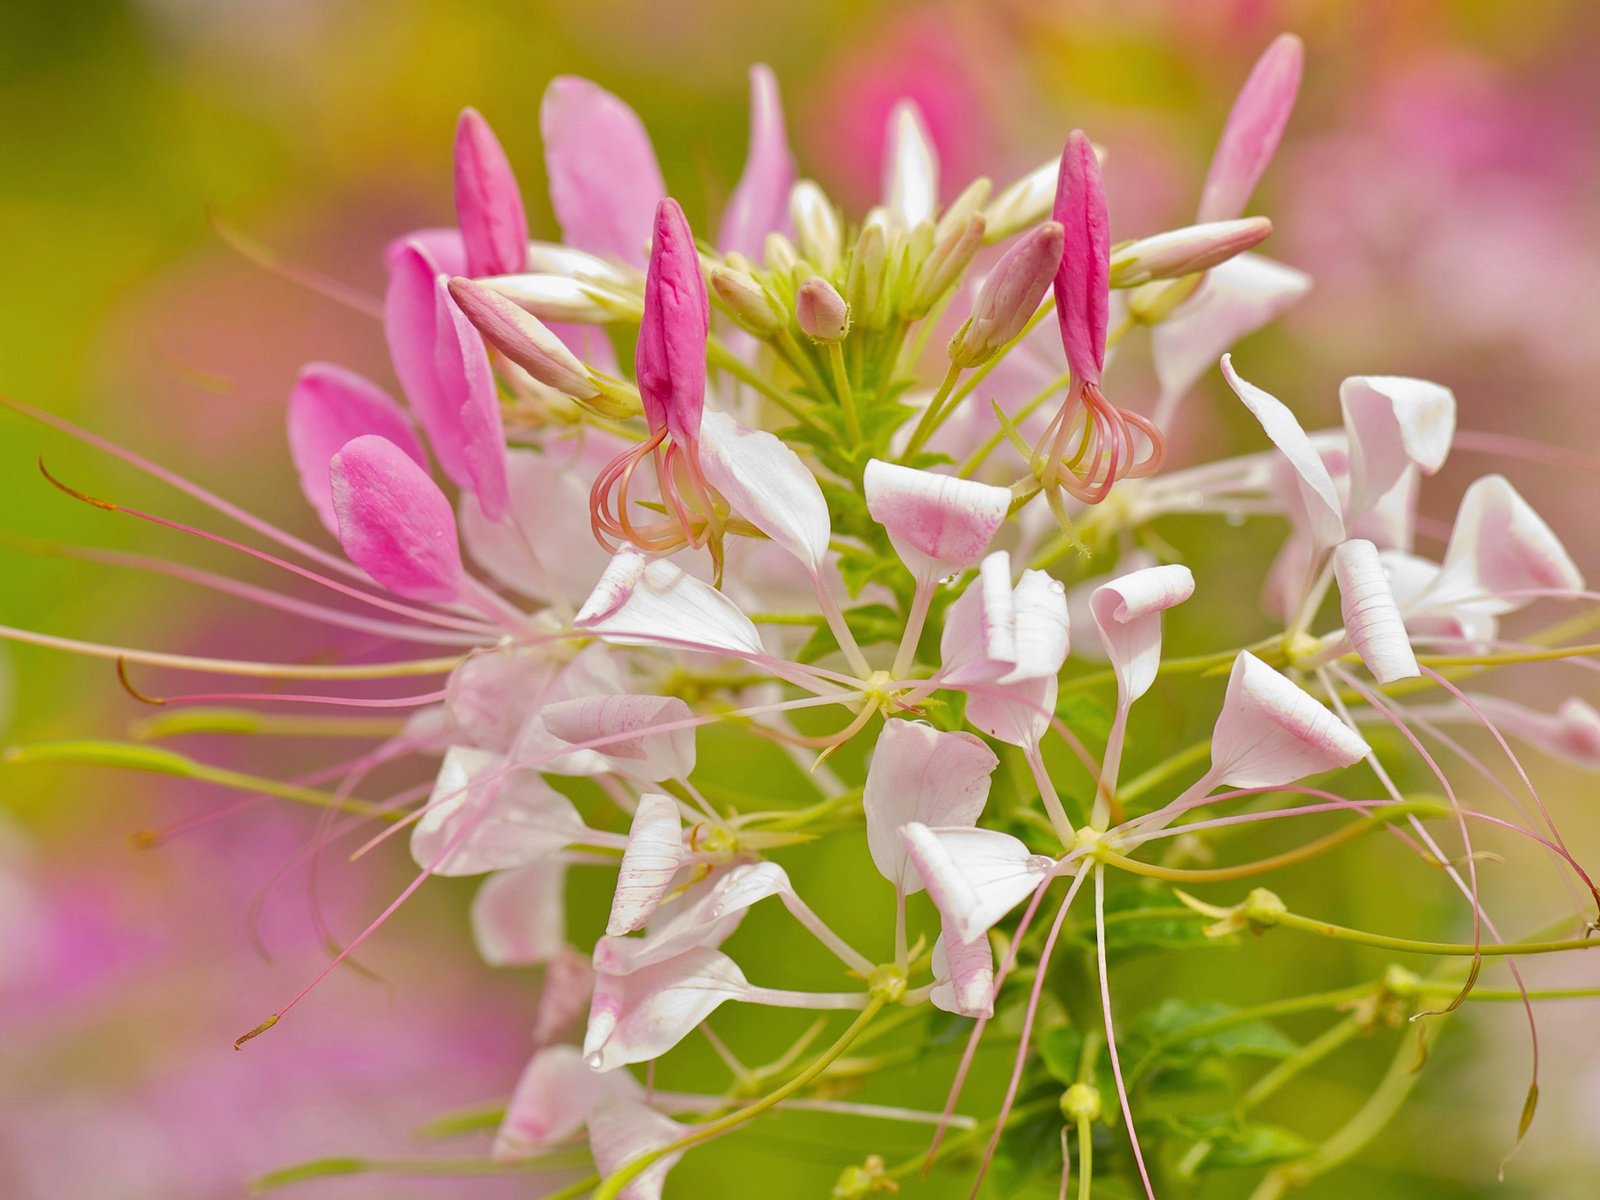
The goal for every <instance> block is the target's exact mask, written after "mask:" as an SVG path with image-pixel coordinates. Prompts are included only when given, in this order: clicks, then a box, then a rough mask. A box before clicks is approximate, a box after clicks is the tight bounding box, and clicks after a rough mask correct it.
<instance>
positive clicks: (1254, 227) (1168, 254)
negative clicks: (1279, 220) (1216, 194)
mask: <svg viewBox="0 0 1600 1200" xmlns="http://www.w3.org/2000/svg"><path fill="white" fill-rule="evenodd" d="M1271 232H1272V222H1271V221H1269V220H1268V219H1267V218H1266V217H1245V218H1243V219H1241V220H1238V221H1212V222H1210V223H1208V224H1205V225H1188V226H1185V227H1184V228H1182V229H1173V230H1169V231H1168V232H1166V233H1158V234H1156V235H1155V236H1154V237H1147V238H1141V239H1140V240H1139V241H1137V242H1129V243H1128V244H1127V245H1125V246H1120V247H1118V248H1117V249H1115V250H1113V251H1112V252H1111V286H1112V287H1137V286H1138V285H1140V284H1141V283H1149V282H1150V281H1151V280H1153V279H1177V278H1179V277H1181V276H1184V275H1195V274H1198V273H1199V272H1201V271H1208V270H1210V269H1211V268H1212V267H1214V266H1216V265H1217V264H1219V263H1224V262H1227V261H1228V260H1229V259H1230V258H1232V257H1234V255H1236V254H1243V253H1244V252H1245V251H1246V250H1248V249H1250V248H1251V247H1252V246H1257V245H1260V244H1261V243H1262V242H1263V241H1265V240H1266V238H1267V235H1268V234H1270V233H1271Z"/></svg>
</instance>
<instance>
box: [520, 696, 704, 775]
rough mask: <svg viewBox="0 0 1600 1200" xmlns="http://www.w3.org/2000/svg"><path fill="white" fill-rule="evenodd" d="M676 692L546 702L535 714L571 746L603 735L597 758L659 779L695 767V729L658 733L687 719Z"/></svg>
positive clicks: (690, 715)
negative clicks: (667, 694) (664, 726)
mask: <svg viewBox="0 0 1600 1200" xmlns="http://www.w3.org/2000/svg"><path fill="white" fill-rule="evenodd" d="M692 715H693V714H692V713H691V712H690V711H689V706H688V705H687V704H685V703H684V702H683V701H682V700H680V699H679V698H678V697H676V696H636V695H624V696H585V697H582V698H580V699H576V700H563V701H559V702H557V703H554V704H547V705H545V706H544V708H542V709H541V710H540V711H539V718H540V720H541V721H542V722H543V723H544V727H545V728H546V729H547V730H549V731H550V733H551V734H552V735H553V736H555V737H556V738H559V739H560V740H561V741H563V742H571V743H574V744H578V743H585V742H591V741H597V740H600V739H604V740H603V742H602V744H600V745H597V746H595V747H593V749H594V751H595V752H596V753H597V754H599V755H600V756H601V757H603V758H605V759H607V760H608V761H610V762H611V763H612V764H613V765H614V766H615V767H616V768H618V769H620V770H622V771H625V772H627V773H628V774H629V775H632V776H633V777H634V778H636V779H643V780H645V781H647V782H650V783H659V782H660V781H661V780H663V779H683V778H685V777H686V776H687V775H689V774H690V773H691V772H692V771H693V770H694V761H695V753H694V729H693V728H692V727H685V728H679V729H667V730H664V731H659V732H658V731H657V730H656V727H657V726H662V725H674V724H678V723H680V722H685V721H688V720H689V719H690V718H691V717H692Z"/></svg>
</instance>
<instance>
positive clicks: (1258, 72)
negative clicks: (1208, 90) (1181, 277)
mask: <svg viewBox="0 0 1600 1200" xmlns="http://www.w3.org/2000/svg"><path fill="white" fill-rule="evenodd" d="M1304 59H1305V48H1304V46H1302V45H1301V42H1300V39H1299V38H1297V37H1295V36H1294V35H1293V34H1292V33H1285V34H1282V35H1280V36H1279V37H1277V38H1276V39H1274V40H1273V43H1272V45H1270V46H1268V47H1267V49H1266V51H1265V53H1263V54H1262V55H1261V57H1260V59H1258V60H1257V62H1256V65H1255V68H1254V69H1253V70H1252V71H1251V72H1250V78H1249V79H1247V80H1245V83H1244V87H1243V88H1241V89H1240V90H1239V97H1238V99H1237V100H1235V101H1234V102H1233V109H1232V111H1231V112H1229V113H1228V123H1227V125H1226V126H1224V127H1223V130H1222V137H1221V138H1220V139H1219V140H1218V142H1217V152H1216V154H1215V155H1213V157H1212V159H1211V170H1210V172H1209V173H1208V174H1207V175H1206V182H1205V187H1204V188H1203V189H1201V192H1200V209H1199V213H1198V219H1199V220H1201V221H1228V220H1232V219H1233V218H1234V217H1237V216H1241V215H1243V213H1244V208H1245V205H1246V204H1248V203H1249V202H1250V193H1251V192H1253V191H1255V190H1256V184H1257V183H1258V182H1259V181H1260V179H1261V174H1262V172H1263V171H1265V170H1266V169H1267V164H1268V163H1270V162H1271V161H1272V156H1273V154H1274V152H1276V150H1277V149H1278V139H1279V138H1281V137H1282V136H1283V128H1284V126H1285V125H1287V124H1288V123H1289V114H1290V113H1291V112H1293V111H1294V99H1295V95H1296V93H1298V92H1299V90H1300V71H1301V66H1302V64H1303V62H1304Z"/></svg>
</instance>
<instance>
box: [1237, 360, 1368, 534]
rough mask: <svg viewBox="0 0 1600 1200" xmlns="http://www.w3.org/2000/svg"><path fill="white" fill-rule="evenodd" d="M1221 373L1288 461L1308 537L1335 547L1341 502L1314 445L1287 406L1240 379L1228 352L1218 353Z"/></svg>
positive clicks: (1340, 526) (1341, 520) (1341, 524)
mask: <svg viewBox="0 0 1600 1200" xmlns="http://www.w3.org/2000/svg"><path fill="white" fill-rule="evenodd" d="M1222 374H1223V377H1224V378H1226V379H1227V381H1228V386H1229V387H1231V388H1232V389H1233V391H1234V394H1235V395H1236V396H1238V397H1239V399H1240V400H1242V401H1244V406H1245V407H1246V408H1248V409H1249V410H1250V414H1251V415H1252V416H1253V417H1255V419H1256V420H1257V421H1259V422H1261V428H1262V430H1263V431H1265V433H1266V435H1267V437H1268V438H1270V439H1271V441H1272V444H1273V445H1274V446H1276V447H1277V448H1278V450H1279V452H1280V453H1282V455H1283V456H1284V458H1285V459H1287V460H1288V463H1289V466H1290V468H1291V469H1292V470H1293V471H1294V474H1295V483H1296V485H1297V486H1298V488H1299V491H1300V498H1301V500H1302V502H1303V503H1304V505H1305V513H1306V518H1307V520H1308V521H1309V522H1310V533H1311V536H1312V537H1313V538H1314V539H1315V540H1316V542H1317V544H1318V545H1319V546H1322V547H1329V546H1335V545H1337V544H1338V543H1340V542H1342V541H1344V505H1343V503H1342V502H1341V501H1340V498H1339V490H1338V489H1337V488H1336V487H1334V484H1333V477H1332V476H1331V475H1329V474H1328V468H1327V465H1326V464H1325V463H1324V462H1323V461H1322V455H1320V454H1319V453H1317V448H1316V447H1315V446H1314V445H1313V444H1312V442H1311V439H1310V438H1309V437H1308V436H1306V431H1305V430H1304V429H1302V428H1301V427H1300V422H1299V421H1298V420H1296V419H1295V415H1294V413H1292V412H1290V411H1289V406H1288V405H1286V404H1285V403H1284V402H1283V401H1282V400H1279V399H1278V398H1277V397H1276V396H1273V395H1270V394H1269V393H1267V392H1265V391H1263V390H1262V389H1261V388H1258V387H1257V386H1256V385H1255V384H1253V383H1250V382H1249V381H1248V380H1245V379H1241V378H1240V377H1239V374H1238V373H1237V372H1236V371H1235V370H1234V369H1233V359H1232V357H1231V356H1230V355H1227V354H1224V355H1223V356H1222Z"/></svg>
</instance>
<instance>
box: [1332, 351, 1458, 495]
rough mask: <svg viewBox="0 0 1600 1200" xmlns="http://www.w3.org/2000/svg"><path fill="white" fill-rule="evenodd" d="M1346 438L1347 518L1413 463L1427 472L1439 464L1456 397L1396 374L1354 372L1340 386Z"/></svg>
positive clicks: (1446, 444)
mask: <svg viewBox="0 0 1600 1200" xmlns="http://www.w3.org/2000/svg"><path fill="white" fill-rule="evenodd" d="M1339 406H1340V408H1342V409H1343V410H1344V425H1345V430H1346V431H1347V432H1348V434H1349V436H1350V502H1349V506H1348V509H1347V513H1346V516H1347V519H1348V520H1351V521H1354V520H1355V519H1356V518H1357V517H1359V516H1361V515H1363V514H1364V513H1366V512H1368V511H1369V510H1370V509H1371V508H1372V507H1373V506H1374V505H1376V504H1377V503H1378V501H1379V500H1380V499H1382V498H1383V496H1384V495H1386V494H1387V493H1388V492H1389V490H1390V489H1391V488H1393V487H1394V486H1395V484H1396V483H1398V482H1399V481H1400V478H1401V476H1402V475H1403V474H1404V473H1405V471H1406V468H1407V467H1409V466H1412V465H1415V466H1416V467H1417V468H1418V469H1420V470H1421V471H1422V473H1423V474H1424V475H1432V474H1433V473H1434V472H1435V471H1437V470H1438V469H1439V468H1440V467H1442V466H1443V465H1444V460H1445V458H1446V457H1448V455H1449V453H1450V442H1451V440H1452V439H1453V438H1454V437H1455V431H1456V398H1455V394H1454V393H1453V392H1451V390H1450V389H1449V388H1447V387H1443V386H1441V385H1439V384H1437V383H1429V382H1428V381H1427V380H1425V379H1407V378H1403V377H1401V376H1398V375H1356V376H1352V377H1351V378H1349V379H1346V380H1345V381H1344V382H1343V383H1341V384H1340V385H1339Z"/></svg>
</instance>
